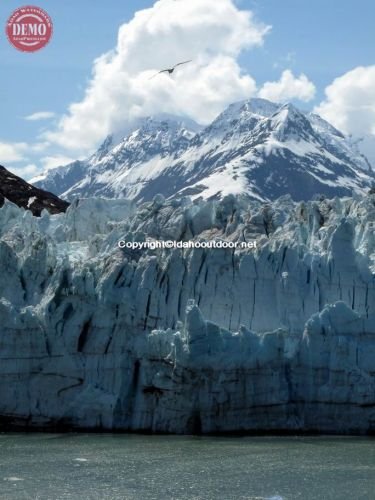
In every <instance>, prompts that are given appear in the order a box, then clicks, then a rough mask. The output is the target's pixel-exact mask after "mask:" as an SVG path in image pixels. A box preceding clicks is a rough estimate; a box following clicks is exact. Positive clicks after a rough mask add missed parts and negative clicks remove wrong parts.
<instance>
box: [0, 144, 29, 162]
mask: <svg viewBox="0 0 375 500" xmlns="http://www.w3.org/2000/svg"><path fill="white" fill-rule="evenodd" d="M27 150H28V145H27V144H26V143H24V142H0V163H13V162H17V161H21V160H24V159H25V155H24V154H25V152H26V151H27Z"/></svg>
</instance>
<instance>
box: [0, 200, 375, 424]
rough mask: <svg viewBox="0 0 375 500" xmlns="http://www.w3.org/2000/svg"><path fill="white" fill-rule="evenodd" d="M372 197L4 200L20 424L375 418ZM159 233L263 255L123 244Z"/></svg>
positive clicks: (2, 353) (0, 356)
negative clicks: (34, 206) (58, 204)
mask: <svg viewBox="0 0 375 500" xmlns="http://www.w3.org/2000/svg"><path fill="white" fill-rule="evenodd" d="M374 223H375V196H374V195H372V196H367V197H364V198H358V199H352V198H344V199H337V198H336V199H334V200H327V199H321V200H317V201H312V202H309V203H299V204H296V203H294V202H292V200H291V199H290V198H280V199H279V200H277V201H276V202H274V203H273V204H266V205H264V204H260V203H258V202H249V201H246V200H244V199H241V198H238V197H237V198H235V197H233V196H229V197H226V198H224V199H223V200H221V201H211V202H191V201H190V200H189V199H186V198H182V199H180V200H177V199H175V200H172V201H167V202H166V201H164V200H163V198H162V197H157V198H156V199H155V200H154V201H153V202H150V203H145V204H143V205H141V206H139V207H135V206H134V205H133V204H132V203H130V202H127V201H125V200H99V199H88V200H82V201H81V202H75V203H73V204H72V205H71V206H70V207H69V209H68V210H67V212H66V214H59V215H52V216H51V215H49V214H48V213H46V212H43V213H42V216H41V217H40V218H35V217H33V216H32V214H31V213H30V212H27V211H24V210H23V209H20V208H18V207H16V206H14V205H12V204H11V203H9V202H6V203H5V204H4V206H3V207H2V208H1V210H0V266H1V279H0V297H1V300H0V324H1V327H0V416H1V422H2V424H3V425H4V426H5V425H7V424H9V425H13V426H14V425H20V426H29V427H32V426H34V427H35V426H59V425H67V426H71V427H81V428H105V429H123V430H143V431H155V432H157V431H163V432H164V431H165V432H176V433H184V432H200V431H202V432H220V431H246V430H247V431H249V430H266V431H267V430H291V431H295V430H310V431H319V432H348V433H349V432H361V433H366V432H373V430H374V426H375V379H374V374H375V235H374ZM146 238H148V239H158V240H160V239H164V240H168V239H177V240H201V241H204V240H210V241H211V240H213V239H221V240H229V241H244V240H246V241H249V240H256V241H257V249H256V250H244V249H237V250H229V249H221V250H219V249H216V250H213V249H211V250H207V249H206V250H205V249H185V250H180V249H173V250H160V249H156V250H120V249H119V248H118V246H117V242H118V241H119V240H120V239H125V240H127V241H144V240H145V239H146Z"/></svg>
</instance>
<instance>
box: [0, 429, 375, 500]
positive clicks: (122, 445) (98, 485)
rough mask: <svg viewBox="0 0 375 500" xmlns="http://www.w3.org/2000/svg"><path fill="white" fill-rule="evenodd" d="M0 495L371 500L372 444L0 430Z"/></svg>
mask: <svg viewBox="0 0 375 500" xmlns="http://www.w3.org/2000/svg"><path fill="white" fill-rule="evenodd" d="M0 498H1V499H6V500H22V499H39V500H55V499H56V500H57V499H74V500H86V499H100V500H101V499H113V500H118V499H121V500H122V499H126V500H127V499H129V500H134V499H137V500H138V499H139V500H149V499H150V500H151V499H155V500H168V499H175V500H179V499H181V500H182V499H195V500H198V499H199V500H200V499H202V500H203V499H204V500H206V499H207V500H211V499H223V500H232V499H233V500H241V499H259V500H260V499H271V498H272V499H274V500H276V499H278V500H281V499H283V500H289V499H304V500H310V499H311V500H317V499H324V500H330V499H335V500H336V499H340V500H343V499H353V500H359V499H375V440H373V439H370V438H368V439H367V438H363V439H362V438H349V437H348V438H346V437H238V438H227V437H166V436H137V435H112V434H103V435H102V434H0Z"/></svg>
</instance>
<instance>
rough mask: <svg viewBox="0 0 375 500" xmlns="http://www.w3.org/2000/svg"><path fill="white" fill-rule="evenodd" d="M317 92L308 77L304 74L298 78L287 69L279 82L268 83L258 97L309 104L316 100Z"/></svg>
mask: <svg viewBox="0 0 375 500" xmlns="http://www.w3.org/2000/svg"><path fill="white" fill-rule="evenodd" d="M315 92H316V88H315V85H314V84H313V83H312V82H311V81H310V80H309V79H308V78H307V76H306V75H304V74H303V73H302V74H301V75H300V76H299V77H296V76H294V75H293V73H292V71H290V70H289V69H286V70H285V71H283V73H282V75H281V77H280V80H279V81H277V82H266V83H265V84H264V85H263V87H262V88H261V89H260V91H259V92H258V95H259V97H262V98H263V99H269V100H270V101H274V102H284V101H290V100H292V99H298V100H300V101H304V102H307V101H310V100H311V99H313V98H314V96H315Z"/></svg>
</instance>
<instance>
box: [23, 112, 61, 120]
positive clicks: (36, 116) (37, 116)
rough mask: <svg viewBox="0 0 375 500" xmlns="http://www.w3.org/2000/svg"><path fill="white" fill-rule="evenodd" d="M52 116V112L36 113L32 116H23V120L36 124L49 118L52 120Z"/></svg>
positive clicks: (53, 114)
mask: <svg viewBox="0 0 375 500" xmlns="http://www.w3.org/2000/svg"><path fill="white" fill-rule="evenodd" d="M54 116H55V113H53V112H52V111H37V112H36V113H33V114H32V115H28V116H25V117H24V120H27V121H31V122H36V121H40V120H50V119H51V118H54Z"/></svg>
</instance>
